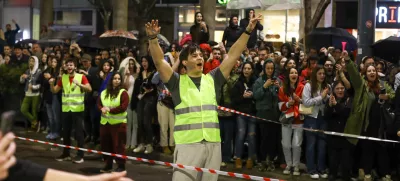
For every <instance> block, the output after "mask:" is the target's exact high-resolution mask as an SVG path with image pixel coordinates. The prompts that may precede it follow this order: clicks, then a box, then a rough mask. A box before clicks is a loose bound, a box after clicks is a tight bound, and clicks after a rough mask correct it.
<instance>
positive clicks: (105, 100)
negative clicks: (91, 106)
mask: <svg viewBox="0 0 400 181" xmlns="http://www.w3.org/2000/svg"><path fill="white" fill-rule="evenodd" d="M124 91H126V90H125V89H121V90H119V93H118V96H117V97H116V98H113V99H110V97H106V94H107V89H106V90H104V91H103V92H101V94H100V99H101V103H102V104H103V106H104V107H108V108H110V109H112V108H116V107H118V106H120V105H121V95H122V93H123V92H124ZM127 115H128V113H127V112H126V110H125V112H122V113H119V114H110V113H109V112H108V113H107V114H106V115H103V114H101V120H100V124H102V125H105V124H107V123H108V124H111V125H114V124H120V123H126V116H127Z"/></svg>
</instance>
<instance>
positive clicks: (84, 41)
mask: <svg viewBox="0 0 400 181" xmlns="http://www.w3.org/2000/svg"><path fill="white" fill-rule="evenodd" d="M77 44H78V45H79V46H80V47H84V48H95V49H104V46H103V45H101V44H100V40H99V38H98V37H97V36H84V37H82V38H81V39H80V40H78V41H77Z"/></svg>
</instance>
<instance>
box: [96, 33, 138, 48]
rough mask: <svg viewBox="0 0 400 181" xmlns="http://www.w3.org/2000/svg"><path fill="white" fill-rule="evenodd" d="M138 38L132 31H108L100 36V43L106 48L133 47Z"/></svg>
mask: <svg viewBox="0 0 400 181" xmlns="http://www.w3.org/2000/svg"><path fill="white" fill-rule="evenodd" d="M136 40H138V39H137V38H136V36H135V35H134V34H133V33H132V32H130V31H122V30H108V31H106V32H105V33H103V34H102V35H100V43H101V44H103V45H104V46H106V47H120V46H133V45H134V44H135V43H136Z"/></svg>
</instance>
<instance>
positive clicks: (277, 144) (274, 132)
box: [259, 122, 282, 162]
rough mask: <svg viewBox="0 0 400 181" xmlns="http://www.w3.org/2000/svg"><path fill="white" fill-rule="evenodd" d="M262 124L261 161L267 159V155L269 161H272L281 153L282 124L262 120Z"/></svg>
mask: <svg viewBox="0 0 400 181" xmlns="http://www.w3.org/2000/svg"><path fill="white" fill-rule="evenodd" d="M259 126H260V142H259V143H260V158H259V160H260V161H262V162H263V161H266V158H267V156H268V157H269V161H272V160H273V159H274V158H275V157H276V156H278V154H279V148H281V147H282V145H281V140H282V139H281V129H282V128H281V125H279V124H275V123H270V122H261V123H260V124H259Z"/></svg>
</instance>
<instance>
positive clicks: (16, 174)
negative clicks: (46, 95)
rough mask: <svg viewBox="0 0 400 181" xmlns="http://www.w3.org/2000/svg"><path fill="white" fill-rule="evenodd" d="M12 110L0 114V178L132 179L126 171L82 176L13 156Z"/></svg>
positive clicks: (10, 180) (60, 180)
mask: <svg viewBox="0 0 400 181" xmlns="http://www.w3.org/2000/svg"><path fill="white" fill-rule="evenodd" d="M14 115H15V112H14V111H6V112H4V113H3V114H2V115H1V120H0V122H1V131H0V180H7V181H19V180H30V181H42V180H43V181H52V180H58V181H64V180H65V181H67V180H75V181H116V180H118V181H132V180H131V179H129V178H125V176H126V172H120V173H113V174H102V175H97V176H84V175H79V174H73V173H68V172H63V171H59V170H54V169H51V168H47V167H45V166H42V165H38V164H35V163H33V162H30V161H26V160H21V159H17V158H16V157H15V155H14V154H15V151H16V148H17V146H16V144H15V142H14V139H15V136H14V134H13V133H12V132H9V131H11V126H12V125H13V118H14Z"/></svg>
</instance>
